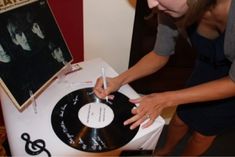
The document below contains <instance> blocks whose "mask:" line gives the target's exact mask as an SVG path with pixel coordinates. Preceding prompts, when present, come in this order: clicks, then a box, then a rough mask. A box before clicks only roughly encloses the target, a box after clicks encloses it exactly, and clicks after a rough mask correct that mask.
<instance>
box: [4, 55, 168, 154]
mask: <svg viewBox="0 0 235 157" xmlns="http://www.w3.org/2000/svg"><path fill="white" fill-rule="evenodd" d="M78 64H79V65H80V66H81V67H82V70H80V71H77V72H74V73H71V74H69V75H66V76H65V78H63V79H62V80H58V79H56V80H55V81H54V82H52V84H51V85H50V86H49V87H48V88H47V89H46V90H45V91H44V92H43V93H42V94H41V95H40V96H39V97H37V99H36V103H37V107H36V111H37V113H36V112H35V109H34V107H35V106H34V105H32V104H31V105H29V107H27V108H26V109H25V110H24V111H23V112H19V111H18V110H17V109H16V107H15V106H14V105H13V104H12V102H11V100H10V99H9V97H8V96H7V95H6V94H5V93H4V92H3V90H2V89H1V104H2V110H3V116H4V121H5V126H6V130H7V136H8V141H9V146H10V150H11V153H12V155H13V156H31V155H30V154H28V153H27V152H26V151H25V146H26V140H23V139H22V138H21V136H22V134H23V133H28V135H29V137H27V136H24V137H25V138H30V139H29V140H30V141H32V142H33V141H34V142H38V141H36V140H39V141H40V140H43V141H44V142H45V149H46V150H44V151H42V152H41V153H40V154H37V155H36V156H48V152H49V153H50V155H52V156H78V155H82V156H103V155H119V154H120V152H121V151H122V150H138V149H145V150H151V149H154V147H155V146H156V143H157V142H158V139H159V136H160V134H161V131H162V128H163V125H164V123H165V122H164V120H163V119H162V118H161V117H158V118H157V119H156V120H155V122H154V123H153V125H151V126H150V127H148V128H146V129H142V128H141V127H140V129H139V131H138V132H137V134H136V136H135V137H134V138H133V139H132V140H131V141H130V142H129V143H127V144H126V145H124V146H123V147H121V148H119V149H116V150H113V151H109V152H104V153H88V152H83V151H80V150H77V149H74V148H72V147H70V146H68V145H66V144H65V143H63V142H62V141H61V140H60V139H59V138H58V137H57V135H56V134H55V133H54V131H53V128H52V125H51V113H52V110H53V108H54V106H55V105H56V103H57V102H58V101H59V100H60V99H61V98H62V97H63V96H65V95H66V94H68V93H70V92H72V91H75V90H77V89H82V88H87V87H93V86H94V83H95V81H96V79H97V77H99V76H100V75H101V67H102V66H104V68H105V69H106V75H107V76H109V77H113V76H116V75H117V73H116V72H115V70H113V69H112V67H110V66H109V65H108V64H107V63H106V62H105V61H103V60H102V59H99V58H98V59H94V60H90V61H85V62H81V63H78ZM87 81H91V82H92V83H83V82H87ZM119 92H121V93H123V94H124V95H126V96H127V97H129V98H137V97H139V95H138V94H137V93H136V92H135V91H134V90H133V89H132V88H131V87H130V86H129V85H125V86H123V87H121V89H120V90H119ZM114 136H115V135H114ZM120 138H122V137H120ZM40 145H41V146H42V143H41V144H39V146H40ZM35 149H38V148H35ZM47 151H48V152H47Z"/></svg>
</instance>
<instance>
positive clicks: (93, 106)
mask: <svg viewBox="0 0 235 157" xmlns="http://www.w3.org/2000/svg"><path fill="white" fill-rule="evenodd" d="M112 95H114V99H113V100H108V101H106V100H103V99H99V98H98V97H97V96H96V95H95V94H94V92H93V89H92V88H84V89H79V90H76V91H73V92H71V93H69V94H67V95H66V96H64V97H63V98H62V99H61V100H60V101H59V102H58V103H57V104H56V106H55V107H54V109H53V111H52V115H51V123H52V127H53V130H54V132H55V133H56V135H57V136H58V137H59V139H60V140H62V141H63V142H64V143H65V144H67V145H69V146H70V147H73V148H75V149H78V150H81V151H85V152H96V153H97V152H106V151H111V150H114V149H117V148H120V147H122V146H124V145H125V144H127V143H128V142H130V141H131V140H132V139H133V138H134V136H135V135H136V133H137V132H138V130H139V127H137V128H136V129H134V130H130V128H129V126H124V125H123V122H124V121H125V120H127V119H128V118H130V117H131V116H132V114H131V109H132V108H133V107H134V106H135V105H134V104H132V103H130V102H129V99H128V98H127V97H126V96H125V95H123V94H122V93H119V92H115V93H112Z"/></svg>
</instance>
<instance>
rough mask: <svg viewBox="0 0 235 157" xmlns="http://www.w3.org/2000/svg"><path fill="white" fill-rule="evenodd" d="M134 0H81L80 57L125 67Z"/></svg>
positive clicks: (133, 12) (120, 68)
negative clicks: (81, 49)
mask: <svg viewBox="0 0 235 157" xmlns="http://www.w3.org/2000/svg"><path fill="white" fill-rule="evenodd" d="M135 3H136V0H84V1H83V9H84V11H83V13H84V59H85V60H90V59H93V58H97V57H100V58H103V59H104V60H105V61H106V62H108V63H109V64H110V65H111V66H112V67H113V68H114V69H115V70H116V71H117V72H119V73H120V72H122V71H124V70H126V69H127V68H128V63H129V55H130V47H131V38H132V30H133V24H134V14H135Z"/></svg>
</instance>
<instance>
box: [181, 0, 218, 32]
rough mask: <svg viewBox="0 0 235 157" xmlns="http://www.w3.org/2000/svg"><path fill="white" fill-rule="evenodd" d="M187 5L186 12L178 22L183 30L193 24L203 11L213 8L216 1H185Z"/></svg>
mask: <svg viewBox="0 0 235 157" xmlns="http://www.w3.org/2000/svg"><path fill="white" fill-rule="evenodd" d="M187 4H188V7H189V8H188V11H187V13H186V14H185V16H184V18H182V21H181V22H180V23H181V26H183V27H184V28H185V27H187V26H189V25H191V24H193V23H195V22H196V21H197V20H198V19H200V17H201V16H202V15H203V13H205V11H207V10H208V9H210V8H211V7H213V6H215V4H216V0H187Z"/></svg>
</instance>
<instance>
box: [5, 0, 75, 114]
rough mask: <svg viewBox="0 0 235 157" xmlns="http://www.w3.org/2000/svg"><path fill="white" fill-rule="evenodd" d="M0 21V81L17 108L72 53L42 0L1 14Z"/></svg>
mask: <svg viewBox="0 0 235 157" xmlns="http://www.w3.org/2000/svg"><path fill="white" fill-rule="evenodd" d="M0 20H1V23H0V28H1V29H0V37H1V38H2V39H1V40H0V63H1V64H0V77H1V80H2V81H1V82H2V84H3V87H5V88H7V90H5V91H9V93H8V95H10V97H11V98H12V100H13V102H15V104H16V107H17V108H18V109H19V110H20V109H21V108H24V106H25V105H27V104H28V102H30V98H31V96H32V95H31V94H30V93H33V95H34V96H36V95H37V93H40V91H41V90H42V87H43V86H45V84H48V83H49V82H50V81H51V80H52V79H53V78H54V77H56V75H57V74H58V73H59V72H60V71H61V70H62V69H63V67H64V66H66V64H68V63H70V62H72V55H71V53H70V51H69V49H68V47H67V46H66V43H65V40H64V38H63V36H62V35H61V32H60V29H59V26H58V25H57V23H56V19H55V18H54V16H53V13H52V12H51V10H50V7H49V4H48V3H47V1H46V0H45V1H36V2H33V3H30V4H27V5H25V6H21V7H19V8H15V9H12V10H9V11H7V12H4V13H1V14H0ZM1 41H4V46H3V45H2V44H1ZM15 78H17V79H15Z"/></svg>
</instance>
